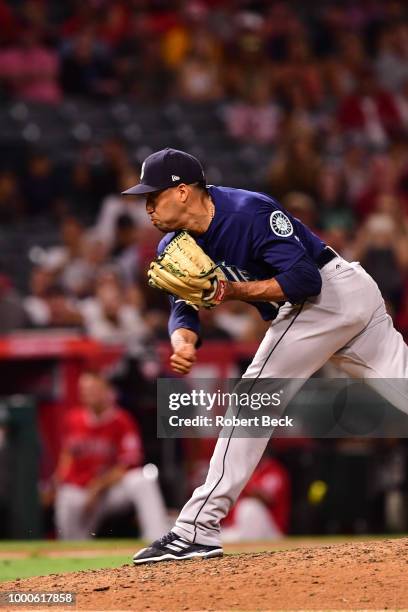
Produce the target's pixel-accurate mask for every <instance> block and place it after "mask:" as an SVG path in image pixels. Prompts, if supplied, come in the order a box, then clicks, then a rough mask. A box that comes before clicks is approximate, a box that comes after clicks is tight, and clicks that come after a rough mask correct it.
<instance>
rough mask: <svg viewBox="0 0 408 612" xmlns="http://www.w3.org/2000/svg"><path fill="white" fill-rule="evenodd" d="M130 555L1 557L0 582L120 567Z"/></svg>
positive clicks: (127, 561)
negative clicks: (67, 557) (53, 557)
mask: <svg viewBox="0 0 408 612" xmlns="http://www.w3.org/2000/svg"><path fill="white" fill-rule="evenodd" d="M129 562H130V558H129V555H109V556H100V557H93V558H85V559H84V558H69V559H65V558H61V557H60V558H57V559H50V558H47V557H29V558H27V559H0V582H4V581H5V580H15V579H16V578H29V577H30V576H45V575H47V574H59V573H61V572H78V571H80V570H90V569H101V568H109V567H119V566H120V565H123V564H124V563H129Z"/></svg>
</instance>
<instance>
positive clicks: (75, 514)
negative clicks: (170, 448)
mask: <svg viewBox="0 0 408 612" xmlns="http://www.w3.org/2000/svg"><path fill="white" fill-rule="evenodd" d="M79 391H80V396H81V400H82V404H81V405H80V406H78V407H77V408H73V409H71V410H70V411H69V412H68V414H67V418H66V420H65V423H64V429H63V431H64V437H63V445H62V450H61V455H60V459H59V464H58V468H57V492H56V502H55V517H56V528H57V534H58V537H59V538H62V539H66V540H81V539H86V538H89V537H90V536H91V535H93V534H94V533H95V531H96V530H97V528H98V526H99V525H100V523H101V521H102V520H103V519H104V518H106V517H107V516H108V515H111V514H114V513H115V512H117V511H120V510H122V509H124V508H126V507H127V506H132V505H133V507H134V509H135V512H136V515H137V519H138V523H139V526H140V531H141V535H142V537H143V538H146V539H147V540H149V539H152V538H153V539H155V538H157V537H159V536H160V534H162V533H163V531H165V530H166V529H167V527H168V526H167V516H166V511H165V507H164V503H163V499H162V496H161V493H160V489H159V485H158V481H157V468H156V467H155V466H153V465H151V464H150V465H146V466H144V467H142V460H143V451H142V443H141V439H140V433H139V430H138V427H137V425H136V423H135V422H134V421H133V420H132V418H131V417H130V415H129V414H128V413H127V412H126V411H124V410H123V409H121V408H119V407H118V406H116V405H115V402H114V394H113V391H112V388H111V386H110V385H109V384H108V382H107V381H106V380H105V379H104V378H103V377H102V376H101V375H99V374H95V373H84V374H82V376H81V377H80V380H79Z"/></svg>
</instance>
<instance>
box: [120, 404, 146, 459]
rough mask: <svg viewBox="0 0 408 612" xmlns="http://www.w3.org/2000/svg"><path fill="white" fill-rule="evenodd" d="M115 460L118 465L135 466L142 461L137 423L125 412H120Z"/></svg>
mask: <svg viewBox="0 0 408 612" xmlns="http://www.w3.org/2000/svg"><path fill="white" fill-rule="evenodd" d="M117 461H118V463H119V465H121V466H123V467H125V468H128V467H137V466H139V465H141V464H142V462H143V448H142V439H141V435H140V431H139V427H138V425H137V424H136V423H135V422H134V421H133V420H132V419H131V417H130V416H129V415H127V414H126V413H122V418H121V427H120V435H119V440H118V453H117Z"/></svg>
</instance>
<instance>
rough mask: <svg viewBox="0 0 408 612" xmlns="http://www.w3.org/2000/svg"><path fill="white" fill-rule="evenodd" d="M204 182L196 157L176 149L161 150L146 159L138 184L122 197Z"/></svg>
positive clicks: (123, 192) (202, 171) (201, 169)
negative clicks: (182, 184)
mask: <svg viewBox="0 0 408 612" xmlns="http://www.w3.org/2000/svg"><path fill="white" fill-rule="evenodd" d="M198 182H205V175H204V170H203V167H202V165H201V163H200V162H199V161H198V159H197V158H196V157H194V156H193V155H190V154H189V153H185V152H184V151H178V150H177V149H169V148H167V149H162V150H161V151H156V153H152V154H151V155H149V157H146V159H145V160H144V162H143V164H142V171H141V173H140V183H139V184H138V185H135V186H134V187H131V188H130V189H126V191H122V195H143V194H147V193H153V192H154V191H162V190H163V189H168V188H169V187H175V186H176V185H180V183H186V184H187V185H188V184H191V183H198Z"/></svg>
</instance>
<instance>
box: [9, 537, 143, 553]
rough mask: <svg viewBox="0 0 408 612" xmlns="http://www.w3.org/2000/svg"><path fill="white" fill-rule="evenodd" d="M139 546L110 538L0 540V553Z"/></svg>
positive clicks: (137, 541) (132, 542)
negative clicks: (76, 540)
mask: <svg viewBox="0 0 408 612" xmlns="http://www.w3.org/2000/svg"><path fill="white" fill-rule="evenodd" d="M139 545H140V540H135V539H129V540H127V539H120V540H115V539H111V538H106V539H100V540H96V539H94V540H81V541H78V542H73V541H69V542H68V541H59V540H0V553H1V552H5V551H12V552H28V553H31V551H41V550H44V549H46V550H77V549H78V548H79V549H81V550H82V549H86V550H93V549H95V550H101V549H102V550H108V549H112V550H115V549H123V548H133V547H136V548H137V547H138V546H139Z"/></svg>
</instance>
